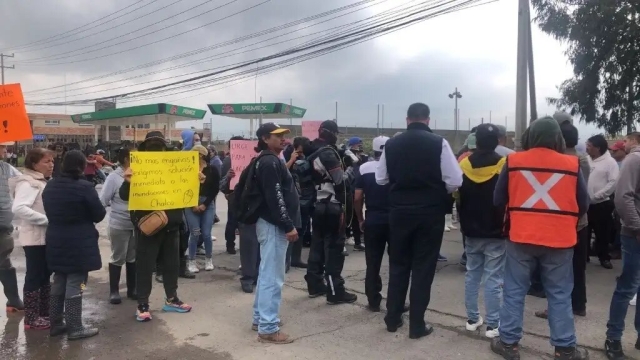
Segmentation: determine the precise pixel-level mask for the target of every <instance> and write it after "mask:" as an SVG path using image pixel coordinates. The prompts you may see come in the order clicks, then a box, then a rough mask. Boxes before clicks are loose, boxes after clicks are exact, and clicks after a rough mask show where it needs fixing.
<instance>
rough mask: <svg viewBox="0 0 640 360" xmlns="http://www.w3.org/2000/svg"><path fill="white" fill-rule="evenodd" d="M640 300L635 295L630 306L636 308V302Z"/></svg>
mask: <svg viewBox="0 0 640 360" xmlns="http://www.w3.org/2000/svg"><path fill="white" fill-rule="evenodd" d="M637 299H638V295H637V294H636V295H633V299H631V301H629V305H631V306H636V300H637Z"/></svg>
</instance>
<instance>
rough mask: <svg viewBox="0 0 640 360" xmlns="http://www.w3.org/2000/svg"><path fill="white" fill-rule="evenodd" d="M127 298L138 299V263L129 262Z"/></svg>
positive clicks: (127, 268) (127, 267)
mask: <svg viewBox="0 0 640 360" xmlns="http://www.w3.org/2000/svg"><path fill="white" fill-rule="evenodd" d="M126 271H127V298H129V299H131V300H138V294H137V292H136V263H134V262H132V263H127V264H126Z"/></svg>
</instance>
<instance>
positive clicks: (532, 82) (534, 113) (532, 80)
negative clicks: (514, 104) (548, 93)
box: [527, 1, 538, 121]
mask: <svg viewBox="0 0 640 360" xmlns="http://www.w3.org/2000/svg"><path fill="white" fill-rule="evenodd" d="M527 2H529V1H527ZM530 17H531V16H530V11H529V4H527V33H528V46H529V48H528V52H529V54H528V55H529V58H528V60H529V66H528V69H529V102H530V103H529V107H530V109H531V121H533V120H535V119H537V118H538V109H537V106H536V76H535V71H534V67H533V40H531V19H530Z"/></svg>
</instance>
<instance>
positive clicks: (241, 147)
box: [229, 140, 258, 189]
mask: <svg viewBox="0 0 640 360" xmlns="http://www.w3.org/2000/svg"><path fill="white" fill-rule="evenodd" d="M257 145H258V142H257V141H255V140H231V143H230V144H229V156H231V168H232V169H233V171H234V172H235V173H236V176H235V177H234V178H233V179H231V183H230V184H229V188H230V189H233V188H234V187H235V186H236V184H237V183H238V180H239V179H240V174H241V173H242V171H243V170H244V169H246V168H247V166H249V163H250V162H251V159H253V158H254V157H256V156H258V153H256V152H255V150H254V149H253V148H255V147H256V146H257Z"/></svg>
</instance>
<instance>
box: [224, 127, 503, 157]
mask: <svg viewBox="0 0 640 360" xmlns="http://www.w3.org/2000/svg"><path fill="white" fill-rule="evenodd" d="M281 126H282V127H285V128H287V129H289V130H291V137H294V136H300V135H301V134H302V128H301V126H300V125H281ZM339 128H340V132H341V134H340V139H339V141H340V142H342V141H345V140H346V139H348V138H350V137H354V136H357V137H360V138H362V139H363V140H364V141H371V140H372V139H373V138H375V137H376V136H380V135H385V136H389V137H392V136H393V135H395V134H396V133H397V132H401V131H405V130H406V129H404V128H403V129H388V128H387V129H377V128H364V127H342V126H340V127H339ZM433 132H434V133H436V134H438V135H440V136H442V137H444V138H445V139H447V141H448V142H449V144H451V147H452V148H453V150H454V151H455V152H457V151H458V150H459V149H460V148H462V145H463V144H464V141H465V140H466V139H467V136H469V130H459V131H458V132H457V134H456V131H455V130H434V131H433ZM513 137H514V133H513V132H508V139H509V140H508V144H507V145H508V147H510V148H513V146H514V144H513ZM214 146H215V147H216V150H218V151H222V150H223V151H228V144H227V141H215V142H214Z"/></svg>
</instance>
